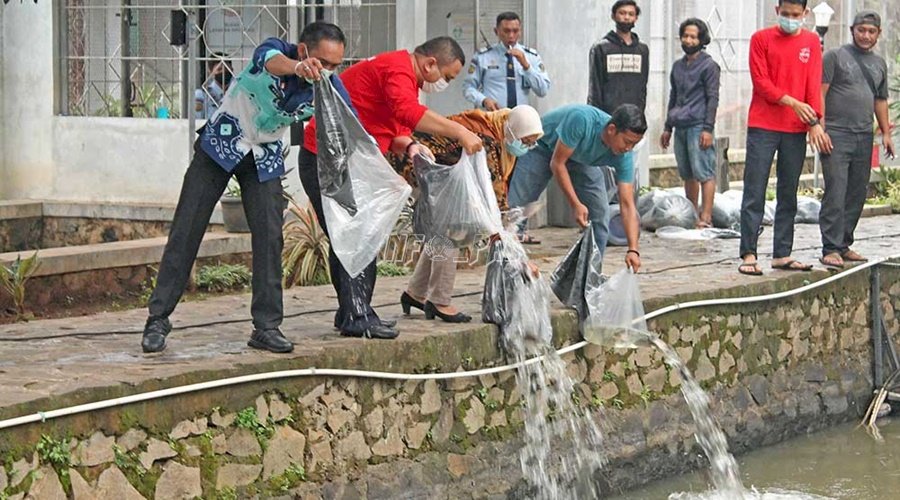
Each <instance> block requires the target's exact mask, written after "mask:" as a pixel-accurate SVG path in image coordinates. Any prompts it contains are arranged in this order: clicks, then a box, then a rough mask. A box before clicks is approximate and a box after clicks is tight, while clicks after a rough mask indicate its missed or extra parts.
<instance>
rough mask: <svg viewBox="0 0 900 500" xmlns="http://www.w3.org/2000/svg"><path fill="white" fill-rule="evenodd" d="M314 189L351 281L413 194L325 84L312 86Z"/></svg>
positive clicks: (387, 233)
mask: <svg viewBox="0 0 900 500" xmlns="http://www.w3.org/2000/svg"><path fill="white" fill-rule="evenodd" d="M314 88H315V107H316V125H317V127H316V143H317V146H318V175H319V187H320V188H321V191H322V209H323V212H324V213H325V222H326V224H327V225H328V230H329V235H328V236H329V240H330V242H331V248H332V249H333V250H334V253H335V255H337V258H338V259H339V260H340V261H341V264H342V265H343V266H344V269H346V271H347V273H349V274H350V276H357V275H359V273H360V272H362V271H363V269H365V267H366V266H367V265H369V263H370V262H372V261H373V260H374V259H375V257H376V256H377V255H378V252H379V250H380V249H381V247H382V246H384V244H385V242H386V241H387V239H388V237H389V236H390V234H391V231H392V230H393V228H394V224H395V222H396V221H397V218H398V217H399V215H400V211H401V210H402V209H403V206H404V204H405V203H406V200H407V198H409V195H410V192H411V191H412V188H411V187H410V186H409V185H408V184H407V183H406V181H404V180H403V178H402V177H400V176H399V175H397V173H396V172H394V169H393V168H391V165H390V164H389V163H388V161H387V160H386V159H385V158H384V156H382V154H381V151H380V150H379V149H378V144H377V143H376V142H375V140H374V139H373V138H372V137H371V136H370V135H369V134H368V133H367V132H366V131H365V129H363V127H362V125H361V124H360V123H359V120H358V119H357V118H356V116H355V115H354V114H353V111H352V110H351V109H350V107H349V106H348V105H347V104H346V103H345V102H344V100H343V99H342V98H341V96H340V94H338V92H337V91H336V90H335V89H334V87H333V86H332V85H331V82H330V81H329V80H328V79H327V78H323V79H321V80H319V81H317V82H316V83H315V87H314Z"/></svg>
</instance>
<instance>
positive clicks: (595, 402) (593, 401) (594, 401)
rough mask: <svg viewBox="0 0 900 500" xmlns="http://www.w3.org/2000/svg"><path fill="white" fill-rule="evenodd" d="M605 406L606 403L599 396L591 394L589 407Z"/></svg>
mask: <svg viewBox="0 0 900 500" xmlns="http://www.w3.org/2000/svg"><path fill="white" fill-rule="evenodd" d="M605 406H606V403H605V402H604V401H603V399H601V398H600V397H599V396H593V397H592V398H591V408H603V407H605Z"/></svg>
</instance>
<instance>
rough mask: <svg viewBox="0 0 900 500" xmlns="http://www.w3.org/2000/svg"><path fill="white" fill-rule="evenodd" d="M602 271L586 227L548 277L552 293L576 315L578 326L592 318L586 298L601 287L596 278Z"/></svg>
mask: <svg viewBox="0 0 900 500" xmlns="http://www.w3.org/2000/svg"><path fill="white" fill-rule="evenodd" d="M602 269H603V261H602V257H601V255H600V251H599V249H598V248H597V243H596V242H595V241H594V231H593V230H592V229H591V226H590V225H588V227H586V228H585V229H584V232H582V233H581V239H579V240H578V242H577V243H575V246H573V247H572V248H571V249H570V250H569V253H568V254H566V256H565V257H564V258H563V260H562V261H561V262H560V263H559V265H558V266H557V267H556V270H554V271H553V274H552V275H551V276H550V288H551V289H552V290H553V293H554V294H555V295H556V297H557V298H558V299H559V300H560V302H562V303H563V304H565V305H567V306H569V307H573V308H575V310H576V311H578V319H579V322H583V321H584V320H585V319H586V318H587V317H588V316H590V315H592V314H593V310H592V308H593V305H592V303H591V302H589V301H588V298H589V297H590V296H594V295H596V293H597V291H598V290H599V289H600V286H601V284H602V283H603V278H602V277H601V276H600V271H601V270H602Z"/></svg>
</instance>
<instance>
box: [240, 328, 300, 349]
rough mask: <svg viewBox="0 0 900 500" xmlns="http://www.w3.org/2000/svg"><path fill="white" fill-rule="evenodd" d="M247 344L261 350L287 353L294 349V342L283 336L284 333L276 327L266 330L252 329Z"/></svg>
mask: <svg viewBox="0 0 900 500" xmlns="http://www.w3.org/2000/svg"><path fill="white" fill-rule="evenodd" d="M247 345H248V346H250V347H252V348H254V349H260V350H263V351H269V352H277V353H287V352H291V351H293V350H294V344H292V343H291V341H290V340H288V339H286V338H284V334H282V333H281V330H279V329H278V328H269V329H266V330H253V335H251V336H250V341H249V342H247Z"/></svg>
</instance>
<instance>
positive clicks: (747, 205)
mask: <svg viewBox="0 0 900 500" xmlns="http://www.w3.org/2000/svg"><path fill="white" fill-rule="evenodd" d="M776 152H778V162H777V163H776V164H775V175H776V176H777V178H778V184H777V188H776V197H777V206H776V208H775V228H774V231H775V238H774V239H775V241H774V252H773V254H772V256H773V257H774V258H776V259H780V258H783V257H789V256H790V255H791V251H792V250H793V246H794V216H796V215H797V188H798V187H799V185H800V172H801V171H802V170H803V162H804V160H805V159H806V133H805V132H801V133H788V132H774V131H771V130H763V129H760V128H750V129H748V130H747V160H746V164H745V166H744V196H743V199H742V200H741V255H740V256H741V257H744V256H745V255H747V254H753V255H756V243H757V241H758V240H759V232H760V231H759V229H760V227H761V225H762V219H763V213H764V210H765V204H766V187H767V186H768V184H769V171H771V170H772V160H773V159H774V158H775V153H776Z"/></svg>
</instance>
